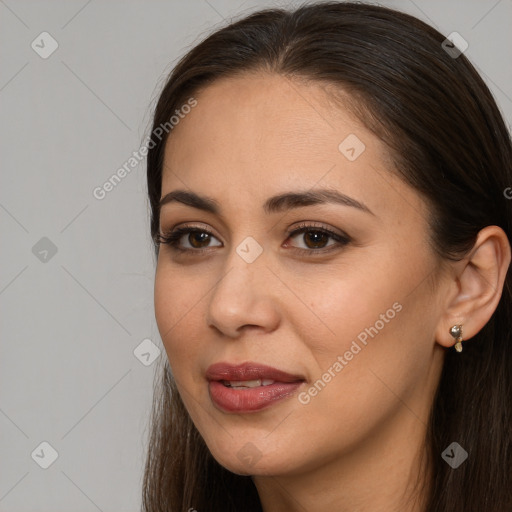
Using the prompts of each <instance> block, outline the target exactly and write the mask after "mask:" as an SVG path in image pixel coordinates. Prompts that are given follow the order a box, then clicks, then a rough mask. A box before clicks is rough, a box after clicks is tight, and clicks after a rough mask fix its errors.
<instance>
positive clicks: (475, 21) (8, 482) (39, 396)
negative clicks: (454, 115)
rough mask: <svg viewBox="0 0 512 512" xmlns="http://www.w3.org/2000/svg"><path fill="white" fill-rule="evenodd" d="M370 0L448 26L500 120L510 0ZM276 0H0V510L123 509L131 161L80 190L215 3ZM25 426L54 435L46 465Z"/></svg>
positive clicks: (145, 303) (139, 375)
mask: <svg viewBox="0 0 512 512" xmlns="http://www.w3.org/2000/svg"><path fill="white" fill-rule="evenodd" d="M381 3H382V4H384V5H388V6H391V7H396V8H399V9H401V10H404V11H406V12H408V13H411V14H413V15H415V16H417V17H419V18H420V19H423V20H425V21H427V22H429V23H430V24H432V25H434V26H435V27H436V28H438V30H440V31H441V32H442V33H443V34H445V35H448V34H450V33H451V32H453V31H457V32H459V33H460V34H461V35H462V36H463V37H464V38H465V39H466V40H467V41H468V43H469V48H468V49H467V50H466V55H467V56H468V57H469V58H470V59H471V60H472V62H473V63H474V64H476V66H477V68H478V69H479V70H480V72H481V73H482V75H483V76H484V78H485V80H486V81H487V83H488V84H489V86H490V88H491V90H492V91H493V93H494V95H495V97H496V99H497V101H498V104H499V105H500V107H501V109H502V111H503V112H504V114H505V116H506V118H507V122H508V124H509V126H510V121H511V119H512V99H511V98H512V86H511V84H512V65H511V59H510V49H511V48H512V33H511V30H510V22H511V21H512V0H499V1H497V0H489V1H487V0H479V1H465V2H461V1H453V0H452V1H444V0H443V1H441V0H439V1H426V0H415V1H412V0H400V1H399V0H396V1H384V2H381ZM287 4H291V2H288V3H287V2H284V1H282V2H271V1H267V2H263V1H248V2H228V1H222V0H208V1H206V0H194V1H187V2H178V1H166V2H164V1H146V2H142V1H133V0H131V1H108V2H107V1H103V2H102V1H99V0H92V1H86V0H77V1H67V2H64V1H60V2H56V1H53V2H52V1H46V0H45V1H14V0H0V52H1V69H0V119H1V120H2V128H1V136H0V155H1V157H0V158H1V165H2V173H1V177H2V185H1V188H0V224H1V233H2V259H1V265H0V308H1V315H2V317H1V324H0V325H1V333H0V334H1V346H0V350H1V353H0V364H1V368H0V428H1V437H0V461H1V471H0V511H9V512H22V511H23V512H26V511H38V512H39V511H41V512H42V511H51V512H60V511H69V510H73V511H74V512H82V511H83V512H89V511H90V512H94V511H95V510H100V511H104V512H107V511H115V512H121V511H135V510H139V509H140V488H141V477H142V469H143V461H144V450H145V444H146V434H147V420H148V414H149V411H150V405H151V398H152V383H153V375H154V372H155V369H156V368H157V365H158V361H160V363H161V358H160V359H157V360H156V361H157V362H154V363H153V364H148V365H147V366H146V365H145V364H143V363H142V362H141V360H139V359H138V358H137V357H135V355H134V352H133V351H134V349H136V347H138V346H139V344H140V343H141V342H142V341H143V340H145V339H150V340H152V342H153V343H154V345H156V346H157V347H160V348H161V349H162V352H161V354H162V356H163V357H165V353H164V352H163V347H162V345H161V340H160V338H159V336H158V331H157V328H156V323H155V321H154V313H153V277H154V261H153V255H152V252H151V246H150V237H149V228H148V214H149V210H148V203H147V200H146V197H145V190H146V187H145V175H144V173H145V162H144V161H142V162H141V163H140V164H138V166H137V167H135V168H133V170H132V171H131V172H130V174H129V175H128V176H126V178H124V179H123V180H122V181H121V183H119V184H118V185H117V186H116V187H115V189H114V190H112V191H111V192H109V193H108V194H106V197H105V198H104V199H102V200H98V199H96V198H95V197H94V196H93V193H92V192H93V189H94V188H95V187H98V186H101V185H102V184H103V183H104V182H105V181H106V180H108V179H109V177H110V176H111V175H112V174H113V173H115V172H116V170H117V169H118V168H119V167H121V166H122V165H123V164H124V163H125V162H126V161H127V160H128V158H129V157H130V156H131V155H132V152H133V151H137V150H138V149H139V148H140V146H141V144H142V143H143V140H144V139H145V137H147V135H148V134H149V130H150V128H149V123H150V116H151V108H152V107H153V105H154V102H155V99H156V97H157V94H158V91H159V90H160V87H161V86H162V84H163V80H164V78H165V75H166V73H167V72H168V71H169V70H170V69H171V68H172V65H173V63H174V62H175V61H176V59H177V58H178V57H179V56H181V55H182V54H183V53H184V52H185V50H186V49H187V48H189V47H190V45H192V44H194V43H196V42H198V41H199V40H200V39H202V38H203V37H204V36H205V35H206V34H207V33H209V32H210V31H211V30H213V29H214V28H215V27H218V26H220V25H223V24H225V22H226V21H227V20H229V18H230V17H232V16H238V15H240V14H242V13H249V12H250V11H253V10H255V9H257V8H260V7H268V6H276V5H287ZM45 31H46V32H49V33H50V34H51V36H52V37H53V38H54V39H55V40H56V41H57V43H58V45H59V46H58V48H57V50H56V51H55V52H54V53H53V54H52V55H50V56H49V57H48V58H46V59H43V58H41V57H40V56H39V55H38V54H37V53H36V52H35V51H34V50H33V49H32V47H31V43H32V41H34V40H35V41H36V43H37V42H38V41H39V45H40V46H44V47H45V49H46V50H47V49H48V48H49V40H47V39H46V40H45V41H46V42H45V43H41V42H40V38H38V36H39V34H41V33H42V32H45ZM45 37H46V36H45ZM511 185H512V184H511ZM43 237H46V238H47V239H49V240H50V241H51V244H49V242H48V241H47V240H43V241H40V240H41V239H42V238H43ZM36 244H39V245H36ZM52 244H53V246H55V247H56V249H57V252H56V253H55V254H53V255H52V252H51V249H50V252H48V253H47V254H46V253H44V250H46V249H48V248H49V245H52ZM34 246H35V249H33V248H34ZM34 253H35V254H34ZM145 343H148V342H145ZM148 346H151V345H148ZM144 347H145V345H144V346H143V348H144ZM141 351H144V350H143V349H140V350H139V352H141ZM146 352H147V351H144V353H146ZM150 354H151V356H148V355H146V356H144V357H145V358H146V359H145V361H146V364H147V359H148V358H150V359H151V360H153V358H154V356H155V355H156V349H155V348H153V349H152V351H151V352H150ZM141 359H143V358H142V357H141ZM43 441H46V442H48V443H49V444H50V445H51V446H52V447H53V448H54V449H55V450H56V451H57V452H58V457H57V459H56V460H55V461H54V462H53V463H52V464H51V465H50V466H49V467H48V468H47V469H43V468H41V467H40V465H39V463H44V461H45V460H46V461H47V462H49V461H51V450H50V449H48V448H47V447H45V446H44V445H43V446H42V447H41V446H40V443H41V442H43ZM34 450H35V452H34ZM33 453H35V454H36V455H34V456H31V454H33ZM37 454H38V455H37Z"/></svg>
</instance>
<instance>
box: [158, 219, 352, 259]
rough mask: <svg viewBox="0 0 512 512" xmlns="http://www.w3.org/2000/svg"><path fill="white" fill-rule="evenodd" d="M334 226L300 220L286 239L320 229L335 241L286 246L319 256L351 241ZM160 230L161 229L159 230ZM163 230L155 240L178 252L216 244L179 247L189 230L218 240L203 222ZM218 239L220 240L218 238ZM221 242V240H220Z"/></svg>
mask: <svg viewBox="0 0 512 512" xmlns="http://www.w3.org/2000/svg"><path fill="white" fill-rule="evenodd" d="M335 229H336V228H331V227H330V226H327V225H325V224H323V223H321V222H315V221H300V222H299V224H298V225H297V224H294V225H293V226H291V227H290V228H289V229H288V230H287V231H286V236H287V238H286V240H288V238H290V237H295V236H298V235H300V234H302V233H305V232H308V231H320V232H323V233H325V234H326V235H327V236H328V237H329V238H331V239H333V240H334V241H335V243H334V244H331V245H327V246H326V247H322V248H319V249H303V248H301V247H295V246H293V245H290V244H287V245H286V247H291V248H292V249H293V250H294V251H295V252H296V253H301V254H305V255H307V256H314V255H315V254H316V255H318V256H320V255H322V254H326V253H328V252H331V251H334V250H336V249H338V250H339V249H341V248H342V247H343V246H344V245H347V244H348V243H350V242H352V238H351V237H350V236H349V235H347V234H346V233H345V232H344V231H341V230H339V229H336V230H335ZM161 231H162V230H161ZM163 231H164V232H163V233H162V232H160V233H159V234H158V235H157V236H156V237H155V242H157V243H159V244H164V245H168V246H169V247H170V248H171V249H172V250H173V251H176V252H180V253H182V254H183V253H189V254H196V255H201V254H203V253H205V252H211V250H212V249H214V248H215V247H219V246H218V245H217V246H211V247H210V246H209V247H204V248H200V249H194V248H188V247H186V248H181V247H179V244H178V242H179V240H180V239H181V238H182V237H183V236H185V235H187V234H189V233H191V232H205V233H208V234H209V235H210V236H212V237H214V238H216V239H217V240H219V237H217V235H215V233H213V231H212V230H211V228H210V227H209V226H208V225H207V224H204V223H197V224H189V223H185V224H178V225H176V226H173V227H171V228H170V229H168V230H163ZM219 241H220V240H219ZM221 243H222V242H221Z"/></svg>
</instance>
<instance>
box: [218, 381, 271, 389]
mask: <svg viewBox="0 0 512 512" xmlns="http://www.w3.org/2000/svg"><path fill="white" fill-rule="evenodd" d="M274 382H275V381H274V380H271V379H263V380H262V379H257V380H225V381H223V384H224V385H226V386H229V387H231V388H257V387H258V386H269V385H270V384H274Z"/></svg>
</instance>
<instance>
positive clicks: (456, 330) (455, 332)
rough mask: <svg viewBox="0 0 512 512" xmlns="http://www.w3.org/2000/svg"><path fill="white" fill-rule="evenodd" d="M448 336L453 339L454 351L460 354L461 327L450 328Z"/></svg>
mask: <svg viewBox="0 0 512 512" xmlns="http://www.w3.org/2000/svg"><path fill="white" fill-rule="evenodd" d="M450 334H451V335H452V336H453V337H454V338H455V340H456V342H455V350H456V351H457V352H462V325H454V326H452V327H451V328H450Z"/></svg>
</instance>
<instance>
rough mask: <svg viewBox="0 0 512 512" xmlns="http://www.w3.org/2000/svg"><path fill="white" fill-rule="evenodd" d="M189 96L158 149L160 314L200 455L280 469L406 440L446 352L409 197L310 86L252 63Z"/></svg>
mask: <svg viewBox="0 0 512 512" xmlns="http://www.w3.org/2000/svg"><path fill="white" fill-rule="evenodd" d="M195 97H196V99H197V106H195V107H194V108H193V109H192V110H191V112H190V113H189V114H188V115H187V116H186V117H185V118H184V119H182V120H180V122H179V124H178V125H177V126H175V127H174V129H173V131H172V133H171V136H170V138H169V139H168V141H167V146H166V151H165V158H164V171H163V180H162V198H165V197H166V198H167V200H166V201H165V204H164V205H163V206H162V208H161V217H160V228H161V233H163V234H165V235H166V236H167V234H169V233H170V234H171V235H173V236H171V237H170V238H169V237H168V238H167V240H166V241H167V242H170V241H172V239H174V244H175V245H172V244H171V243H166V244H162V245H161V246H160V253H159V257H158V264H157V272H156V281H155V310H156V320H157V324H158V328H159V331H160V335H161V337H162V340H163V343H164V346H165V349H166V352H167V356H168V358H169V363H170V366H171V369H172V372H173V374H174V377H175V379H176V383H177V386H178V389H179V392H180V396H181V397H182V399H183V402H184V404H185V406H186V408H187V410H188V412H189V414H190V416H191V418H192V420H193V422H194V424H195V425H196V427H197V429H198V430H199V432H200V433H201V435H202V436H203V438H204V440H205V442H206V444H207V445H208V447H209V449H210V450H211V452H212V454H213V456H214V457H215V458H216V459H217V460H218V461H219V462H220V463H221V464H222V465H224V466H225V467H227V468H228V469H230V470H231V471H233V472H235V473H239V474H252V475H283V474H293V473H299V472H304V471H307V470H313V469H315V468H316V467H321V466H325V465H326V464H330V463H332V462H333V461H335V460H339V459H340V458H342V457H343V456H344V455H348V454H351V453H354V451H357V449H360V450H363V449H364V447H365V446H369V445H370V443H371V442H375V439H376V438H378V436H380V435H383V433H384V432H387V433H389V432H396V435H399V436H400V437H401V438H403V437H404V436H407V435H409V434H410V435H411V436H412V437H413V436H414V432H417V431H418V427H421V422H420V421H419V419H418V418H423V420H424V421H426V418H427V415H428V411H429V407H430V399H431V394H432V392H433V390H434V387H435V384H436V382H437V379H438V377H439V374H438V371H439V368H440V367H441V365H440V362H441V360H440V357H439V354H440V353H442V350H441V349H440V347H439V345H437V344H436V342H435V334H434V331H435V329H436V324H437V322H438V318H439V315H440V313H441V312H440V306H439V301H438V300H436V299H437V295H436V294H435V292H434V290H435V289H436V288H435V287H433V286H432V283H433V282H435V281H436V279H437V269H438V268H439V266H438V261H437V259H436V257H435V256H434V254H433V251H432V250H431V248H430V246H429V243H428V227H427V219H428V213H427V209H426V205H425V204H424V202H423V200H422V198H421V197H420V196H419V195H418V194H417V193H416V192H415V191H413V190H412V189H411V188H409V187H408V186H407V185H406V184H404V183H403V182H402V181H400V180H399V179H398V178H396V177H395V176H393V175H392V174H391V172H390V170H391V166H392V164H391V163H390V159H389V157H388V154H387V152H386V148H385V147H384V146H383V145H382V143H381V142H380V141H379V139H378V138H376V136H375V135H373V134H372V133H370V132H369V131H368V130H366V129H365V128H364V126H363V125H362V124H361V123H360V122H359V121H357V120H356V119H355V118H354V117H353V116H351V115H350V114H349V113H348V111H347V110H345V109H344V108H343V106H342V104H341V103H340V102H337V103H336V105H334V104H333V103H332V102H331V101H329V98H328V97H327V95H326V89H325V88H323V87H322V86H321V85H318V84H317V85H315V84H311V83H309V84H305V83H298V82H290V81H289V80H288V79H286V78H283V77H279V76H273V75H263V74H262V75H257V74H251V75H244V76H241V77H238V78H233V79H224V80H221V81H217V82H216V83H214V84H212V85H210V86H209V87H208V88H206V89H205V90H203V91H202V92H201V93H200V94H198V95H196V96H195ZM347 101H350V100H349V99H347ZM175 191H185V192H187V193H189V194H194V195H196V196H199V197H200V198H206V199H207V200H206V201H202V202H199V201H198V200H197V198H196V199H195V200H194V201H191V197H192V198H193V196H190V195H189V196H184V195H181V196H179V195H178V196H174V199H173V198H172V197H171V196H169V194H170V193H171V192H175ZM289 194H294V195H293V196H290V195H289ZM302 194H308V195H309V196H308V195H306V196H302ZM271 198H274V199H273V200H270V199H271ZM178 228H179V229H182V228H183V229H189V231H188V232H187V231H176V230H177V229H178ZM192 229H193V230H192ZM190 230H192V231H190ZM404 404H405V405H406V406H407V407H404ZM411 411H414V414H413V413H412V412H411ZM372 440H373V441H372Z"/></svg>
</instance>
